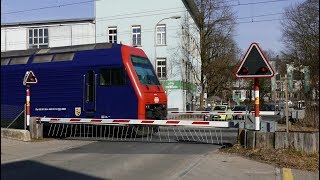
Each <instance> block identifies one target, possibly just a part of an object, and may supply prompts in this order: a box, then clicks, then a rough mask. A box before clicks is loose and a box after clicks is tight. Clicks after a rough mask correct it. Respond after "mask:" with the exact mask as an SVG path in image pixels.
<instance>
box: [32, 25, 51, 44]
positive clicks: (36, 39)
mask: <svg viewBox="0 0 320 180" xmlns="http://www.w3.org/2000/svg"><path fill="white" fill-rule="evenodd" d="M47 47H49V35H48V29H47V28H34V29H29V49H32V48H47Z"/></svg>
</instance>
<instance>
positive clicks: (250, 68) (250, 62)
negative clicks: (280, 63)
mask: <svg viewBox="0 0 320 180" xmlns="http://www.w3.org/2000/svg"><path fill="white" fill-rule="evenodd" d="M273 75H274V70H273V69H272V67H271V65H270V64H269V62H268V60H267V59H266V57H265V56H264V54H263V53H262V51H261V49H260V47H259V46H258V44H257V43H252V44H251V45H250V47H249V49H248V50H247V52H246V54H245V56H244V58H243V59H242V61H241V62H240V65H239V67H238V69H237V71H236V72H235V76H236V77H237V78H267V77H272V76H273Z"/></svg>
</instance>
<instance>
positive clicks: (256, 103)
mask: <svg viewBox="0 0 320 180" xmlns="http://www.w3.org/2000/svg"><path fill="white" fill-rule="evenodd" d="M259 110H260V105H259V79H258V78H254V124H255V130H257V131H259V130H260V116H259V113H260V111H259Z"/></svg>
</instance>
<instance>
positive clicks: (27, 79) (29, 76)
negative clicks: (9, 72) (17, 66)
mask: <svg viewBox="0 0 320 180" xmlns="http://www.w3.org/2000/svg"><path fill="white" fill-rule="evenodd" d="M36 83H38V80H37V78H36V76H35V75H34V73H33V72H32V71H27V72H26V74H25V75H24V78H23V85H24V86H26V118H25V128H26V127H28V126H29V125H30V85H31V84H36Z"/></svg>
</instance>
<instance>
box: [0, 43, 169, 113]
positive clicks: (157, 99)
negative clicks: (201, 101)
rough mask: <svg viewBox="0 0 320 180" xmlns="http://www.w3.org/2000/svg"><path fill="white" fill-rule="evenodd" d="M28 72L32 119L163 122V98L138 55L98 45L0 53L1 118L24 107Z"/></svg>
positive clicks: (142, 56) (126, 49) (115, 46)
mask: <svg viewBox="0 0 320 180" xmlns="http://www.w3.org/2000/svg"><path fill="white" fill-rule="evenodd" d="M30 70H31V71H33V73H34V74H35V76H36V77H37V79H38V83H37V84H33V85H31V87H30V92H31V99H30V103H31V116H37V117H79V118H109V119H119V118H125V119H166V116H167V96H166V94H165V91H164V89H163V87H162V86H161V84H160V83H159V80H158V78H157V75H156V74H155V71H154V69H153V66H152V64H151V63H150V61H149V59H148V58H147V56H146V54H145V53H144V52H143V51H142V50H141V49H138V48H134V47H130V46H126V45H122V44H109V43H98V44H87V45H78V46H66V47H55V48H47V49H30V50H22V51H8V52H2V53H1V106H2V107H3V108H5V109H2V112H4V111H10V108H12V107H19V106H20V107H21V106H24V104H25V99H26V97H25V92H26V87H25V86H23V84H22V81H23V78H24V75H25V73H26V71H30ZM6 108H7V109H6ZM9 114H10V113H9Z"/></svg>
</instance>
